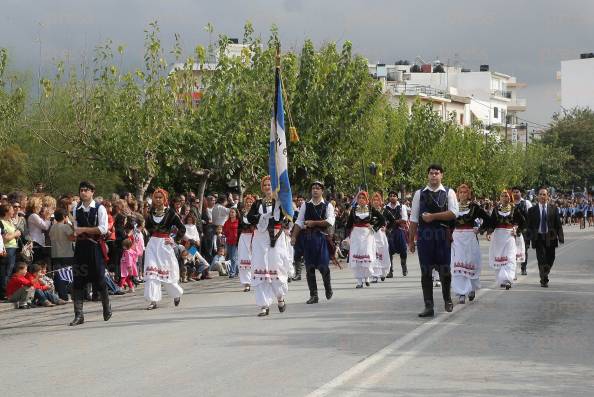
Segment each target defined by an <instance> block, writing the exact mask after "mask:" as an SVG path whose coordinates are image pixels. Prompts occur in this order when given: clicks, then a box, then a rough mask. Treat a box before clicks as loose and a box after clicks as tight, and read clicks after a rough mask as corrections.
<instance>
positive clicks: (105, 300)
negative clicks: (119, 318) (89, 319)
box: [101, 288, 111, 321]
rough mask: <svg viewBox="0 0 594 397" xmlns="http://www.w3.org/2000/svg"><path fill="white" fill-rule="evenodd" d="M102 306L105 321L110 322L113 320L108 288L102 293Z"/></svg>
mask: <svg viewBox="0 0 594 397" xmlns="http://www.w3.org/2000/svg"><path fill="white" fill-rule="evenodd" d="M101 305H102V306H103V320H104V321H108V320H109V319H110V318H111V304H110V303H109V294H108V293H107V288H104V289H103V290H102V291H101Z"/></svg>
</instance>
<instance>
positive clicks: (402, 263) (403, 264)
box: [400, 256, 408, 277]
mask: <svg viewBox="0 0 594 397" xmlns="http://www.w3.org/2000/svg"><path fill="white" fill-rule="evenodd" d="M400 266H401V267H402V276H404V277H406V276H407V275H408V268H407V267H406V256H405V257H404V258H403V257H400Z"/></svg>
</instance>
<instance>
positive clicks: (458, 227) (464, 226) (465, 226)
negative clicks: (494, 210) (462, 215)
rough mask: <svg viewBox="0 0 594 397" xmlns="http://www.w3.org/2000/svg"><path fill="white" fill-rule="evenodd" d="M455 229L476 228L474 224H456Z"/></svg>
mask: <svg viewBox="0 0 594 397" xmlns="http://www.w3.org/2000/svg"><path fill="white" fill-rule="evenodd" d="M455 229H474V226H471V225H459V226H456V227H455Z"/></svg>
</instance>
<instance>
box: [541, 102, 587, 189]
mask: <svg viewBox="0 0 594 397" xmlns="http://www.w3.org/2000/svg"><path fill="white" fill-rule="evenodd" d="M542 142H543V143H544V144H548V145H552V146H551V147H554V148H560V149H564V150H567V151H569V154H570V155H571V156H572V157H571V158H570V159H568V162H567V168H568V170H569V172H570V174H571V175H570V178H569V180H568V182H569V183H573V184H574V185H578V186H581V187H588V185H589V184H591V183H592V181H594V112H593V111H592V110H591V109H580V108H575V109H572V110H570V111H564V112H563V113H557V114H555V115H553V122H552V123H551V126H550V128H549V129H548V130H546V131H545V132H544V134H543V136H542Z"/></svg>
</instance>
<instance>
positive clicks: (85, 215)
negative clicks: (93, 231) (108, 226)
mask: <svg viewBox="0 0 594 397" xmlns="http://www.w3.org/2000/svg"><path fill="white" fill-rule="evenodd" d="M100 206H101V204H97V203H95V207H91V208H89V212H85V210H84V209H83V206H82V205H80V206H79V207H78V208H77V209H76V225H77V226H78V227H97V226H98V225H99V207H100Z"/></svg>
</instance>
